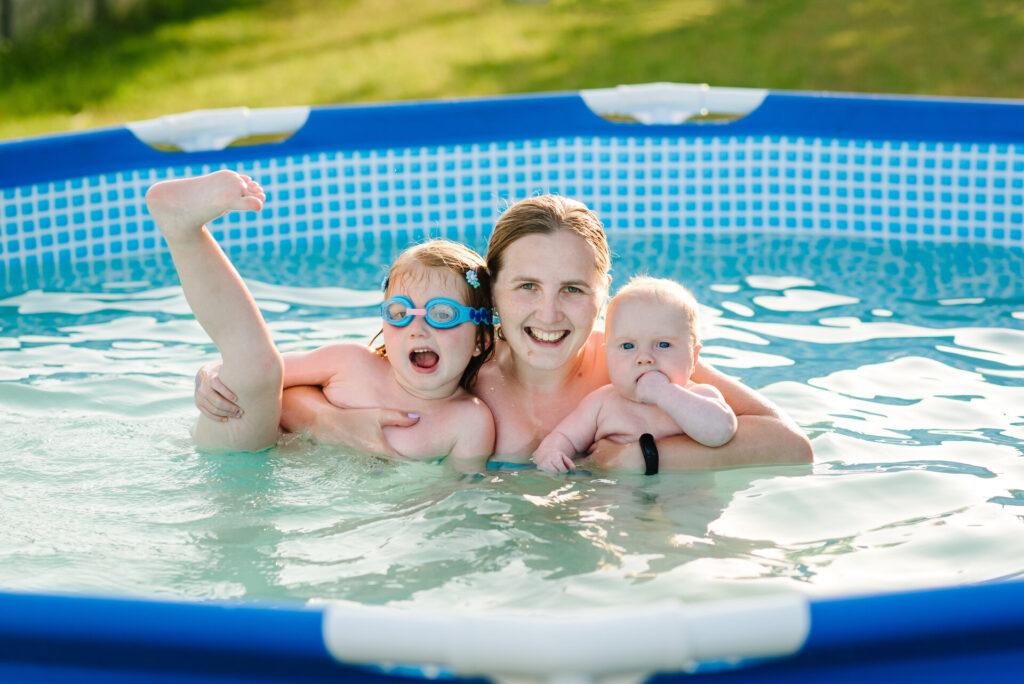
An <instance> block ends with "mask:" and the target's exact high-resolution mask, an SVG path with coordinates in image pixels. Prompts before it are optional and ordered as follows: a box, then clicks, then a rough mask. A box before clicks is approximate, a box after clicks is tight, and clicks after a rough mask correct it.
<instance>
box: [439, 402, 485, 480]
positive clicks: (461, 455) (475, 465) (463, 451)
mask: <svg viewBox="0 0 1024 684" xmlns="http://www.w3.org/2000/svg"><path fill="white" fill-rule="evenodd" d="M455 415H456V416H457V420H458V421H459V423H460V424H459V425H457V426H455V429H456V430H457V431H458V436H457V437H456V440H455V444H454V445H453V446H452V450H451V452H450V453H449V454H448V459H447V460H449V461H451V464H452V466H453V467H454V468H455V469H456V470H457V471H459V472H460V473H482V472H484V471H485V470H486V469H487V459H488V458H490V457H491V454H493V453H494V416H492V415H491V410H490V409H489V408H487V404H485V403H484V402H482V401H480V400H479V399H477V398H476V397H473V398H472V399H470V400H468V401H466V402H465V403H464V408H461V410H459V411H458V412H457V413H456V414H455Z"/></svg>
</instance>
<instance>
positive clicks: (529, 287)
mask: <svg viewBox="0 0 1024 684" xmlns="http://www.w3.org/2000/svg"><path fill="white" fill-rule="evenodd" d="M535 287H536V286H535V285H534V284H533V283H523V284H522V285H520V286H519V289H520V290H533V289H534V288H535Z"/></svg>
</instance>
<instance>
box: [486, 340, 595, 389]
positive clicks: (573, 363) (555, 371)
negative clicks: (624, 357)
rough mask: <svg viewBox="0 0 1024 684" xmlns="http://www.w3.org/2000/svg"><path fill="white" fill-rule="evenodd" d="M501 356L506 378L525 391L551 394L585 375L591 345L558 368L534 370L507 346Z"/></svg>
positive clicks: (587, 345)
mask: <svg viewBox="0 0 1024 684" xmlns="http://www.w3.org/2000/svg"><path fill="white" fill-rule="evenodd" d="M502 347H503V353H502V354H501V356H500V359H501V366H502V370H503V371H504V374H505V376H506V377H508V378H509V379H511V380H514V381H515V382H516V384H518V385H519V386H520V387H522V388H523V389H525V390H527V391H528V392H530V393H531V394H532V393H539V394H551V393H554V392H559V391H562V390H564V389H565V387H566V386H567V385H569V384H571V383H572V381H573V378H576V377H579V376H581V375H583V374H584V373H583V371H584V367H585V365H586V361H587V354H588V353H589V348H590V344H585V345H583V348H582V349H580V350H579V351H578V352H577V353H576V355H575V356H574V357H573V358H572V359H570V360H569V361H568V362H567V363H565V364H563V365H561V366H559V367H558V368H550V369H545V368H534V367H532V366H530V365H529V363H527V362H525V361H524V360H523V359H522V358H519V357H517V356H516V354H513V353H512V350H511V349H510V348H509V346H508V345H507V344H503V345H502Z"/></svg>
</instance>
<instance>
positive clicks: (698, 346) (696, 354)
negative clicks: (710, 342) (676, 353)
mask: <svg viewBox="0 0 1024 684" xmlns="http://www.w3.org/2000/svg"><path fill="white" fill-rule="evenodd" d="M701 347H703V345H702V344H701V343H700V342H694V343H693V365H695V366H696V365H697V359H698V358H700V350H701Z"/></svg>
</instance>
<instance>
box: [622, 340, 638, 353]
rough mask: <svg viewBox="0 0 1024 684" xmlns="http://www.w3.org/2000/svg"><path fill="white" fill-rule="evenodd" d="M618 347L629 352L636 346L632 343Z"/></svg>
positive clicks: (625, 343) (624, 343)
mask: <svg viewBox="0 0 1024 684" xmlns="http://www.w3.org/2000/svg"><path fill="white" fill-rule="evenodd" d="M619 346H620V347H622V349H624V350H626V351H629V350H630V349H632V348H633V347H635V346H636V345H635V344H633V343H632V342H623V343H622V344H620V345H619Z"/></svg>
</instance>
